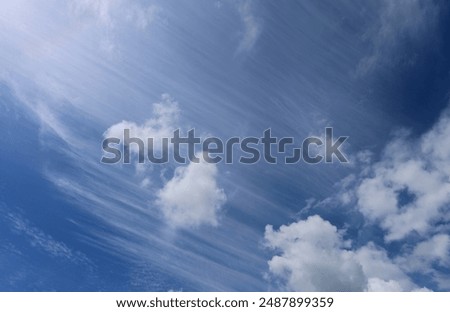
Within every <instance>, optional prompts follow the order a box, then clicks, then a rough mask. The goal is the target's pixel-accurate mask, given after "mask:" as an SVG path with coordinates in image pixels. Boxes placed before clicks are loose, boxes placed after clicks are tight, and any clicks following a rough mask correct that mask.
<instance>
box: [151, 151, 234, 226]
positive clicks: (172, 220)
mask: <svg viewBox="0 0 450 312" xmlns="http://www.w3.org/2000/svg"><path fill="white" fill-rule="evenodd" d="M200 159H201V157H200ZM217 173H218V169H217V167H216V165H215V164H209V163H207V162H205V161H204V160H200V162H199V163H190V164H189V165H188V166H183V167H178V168H177V169H176V170H175V174H174V177H173V178H172V179H171V180H169V181H168V182H167V183H166V184H165V185H164V187H163V188H162V189H161V190H159V191H158V193H157V200H156V204H157V206H158V207H159V208H160V209H161V211H162V213H163V215H164V218H165V220H166V221H167V223H168V224H169V225H170V226H172V227H175V228H176V227H181V228H189V227H198V226H200V225H212V226H216V225H218V214H219V211H220V209H221V207H222V205H223V204H224V203H225V201H226V195H225V193H224V191H223V189H221V188H219V187H218V185H217V181H216V178H217Z"/></svg>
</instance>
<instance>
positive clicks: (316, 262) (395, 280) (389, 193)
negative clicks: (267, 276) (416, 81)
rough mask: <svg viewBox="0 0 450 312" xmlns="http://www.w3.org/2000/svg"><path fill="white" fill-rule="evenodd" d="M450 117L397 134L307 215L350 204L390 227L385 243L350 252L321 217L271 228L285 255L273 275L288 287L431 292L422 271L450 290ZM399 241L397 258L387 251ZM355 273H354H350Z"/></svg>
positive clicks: (271, 241) (273, 243) (269, 235)
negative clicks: (417, 131)
mask: <svg viewBox="0 0 450 312" xmlns="http://www.w3.org/2000/svg"><path fill="white" fill-rule="evenodd" d="M449 114H450V112H449V111H446V112H444V114H443V115H442V116H441V118H440V119H439V121H438V122H437V123H436V124H435V125H434V126H433V127H432V128H431V129H430V130H429V131H427V132H426V133H425V134H423V135H422V136H420V137H416V138H413V137H411V135H410V134H409V133H407V132H405V131H401V132H398V133H397V135H396V136H395V138H393V139H392V140H391V141H390V142H389V143H388V144H387V146H386V148H385V150H384V152H383V153H382V155H381V157H380V159H379V160H378V161H377V162H372V160H371V159H370V158H367V157H365V161H362V162H360V163H359V165H358V166H357V167H356V168H358V169H360V172H359V174H352V175H350V176H348V177H347V178H345V179H344V180H343V181H342V183H341V186H342V189H341V190H340V191H339V192H338V193H337V194H335V195H334V196H331V197H329V198H326V199H325V200H322V201H319V202H317V203H314V204H312V205H311V206H310V207H308V208H309V209H308V211H307V212H306V213H307V214H313V213H314V211H315V209H319V210H320V209H324V208H327V207H330V206H331V205H333V206H335V205H336V204H339V205H343V206H347V207H350V209H352V211H353V212H360V213H361V214H362V216H363V217H364V224H365V225H374V226H376V227H379V228H381V229H382V230H383V234H382V235H384V243H382V244H380V246H377V245H375V243H373V242H369V243H368V244H367V245H365V246H363V247H360V248H358V249H350V246H349V245H348V243H346V242H345V241H344V240H343V239H342V235H341V233H340V232H339V231H338V230H337V229H336V227H334V226H333V225H331V224H330V223H328V222H326V221H323V220H322V219H320V217H317V216H315V217H310V218H308V219H307V220H305V221H299V222H296V223H293V224H291V225H288V226H282V227H281V228H280V230H279V231H273V229H272V228H271V227H270V226H269V227H267V228H266V240H267V241H268V245H269V246H270V247H272V248H275V249H276V250H278V251H279V252H280V253H281V254H280V255H277V256H275V257H273V258H272V259H271V260H270V261H269V268H270V271H271V273H272V275H273V276H275V277H276V278H279V279H280V280H282V281H283V283H282V285H284V286H285V287H286V288H287V289H288V290H305V289H306V290H328V289H329V288H330V287H334V289H335V290H344V289H352V287H353V289H360V290H362V289H364V290H369V291H380V290H392V291H394V290H402V291H412V290H427V289H426V288H421V287H418V286H417V285H416V284H415V283H414V282H413V281H412V279H411V276H418V275H419V276H420V275H422V276H428V278H429V280H430V281H432V282H434V283H436V285H437V286H438V288H439V289H448V288H449V287H450V284H449V283H447V282H446V281H445V278H444V275H443V273H442V271H441V270H440V268H444V267H448V265H449V264H450V236H449V235H448V221H449V220H450V214H449V207H450V165H449V164H450V115H449ZM350 226H351V225H350ZM360 230H363V229H361V228H360ZM394 242H395V244H396V246H397V247H396V248H398V246H400V247H401V248H400V250H399V251H398V252H397V253H396V254H395V255H392V254H389V253H388V252H387V248H388V247H389V246H390V244H392V243H394ZM381 245H382V246H381ZM323 259H327V260H326V261H325V260H323ZM342 261H346V262H347V265H348V266H349V267H350V268H351V269H350V268H349V267H343V266H342V264H341V262H342ZM358 266H361V268H362V272H363V275H362V277H361V275H358V274H356V272H358V271H357V269H356V268H357V267H358ZM330 268H332V269H330ZM348 270H350V273H349V272H348ZM329 271H332V272H331V273H329ZM333 272H337V274H334V273H333ZM351 273H353V274H354V275H353V276H354V277H355V278H353V279H349V278H348V277H349V276H352V275H351ZM324 274H325V275H326V276H327V277H328V278H329V279H330V281H327V282H328V284H327V283H325V280H324ZM356 277H357V278H356ZM364 280H365V281H366V282H365V284H362V281H364Z"/></svg>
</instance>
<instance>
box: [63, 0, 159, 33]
mask: <svg viewBox="0 0 450 312" xmlns="http://www.w3.org/2000/svg"><path fill="white" fill-rule="evenodd" d="M71 9H72V12H73V13H75V14H76V15H78V16H80V17H86V16H91V17H93V18H94V19H95V20H96V21H97V22H98V23H99V24H100V25H103V26H105V27H108V28H113V27H116V26H117V24H118V23H120V22H123V21H126V22H129V23H132V24H134V25H135V26H136V27H137V28H141V29H144V28H146V27H147V26H148V25H149V24H150V23H151V22H152V21H153V20H154V18H155V17H156V13H157V12H158V11H159V10H160V8H159V7H157V6H155V5H148V6H142V5H140V4H138V3H137V2H133V3H130V2H128V1H123V0H76V1H72V2H71Z"/></svg>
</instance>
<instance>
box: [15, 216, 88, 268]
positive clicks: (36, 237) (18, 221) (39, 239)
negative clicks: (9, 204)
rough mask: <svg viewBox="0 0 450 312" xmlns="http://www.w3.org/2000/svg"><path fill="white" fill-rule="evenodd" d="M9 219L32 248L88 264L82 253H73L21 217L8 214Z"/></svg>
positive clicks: (53, 255)
mask: <svg viewBox="0 0 450 312" xmlns="http://www.w3.org/2000/svg"><path fill="white" fill-rule="evenodd" d="M7 219H8V221H9V223H10V225H11V227H12V228H13V229H14V230H15V231H16V232H17V233H20V234H22V235H24V236H26V237H27V238H28V239H29V242H30V244H31V246H33V247H35V248H37V249H39V250H41V251H44V252H46V253H48V254H49V255H50V256H52V257H56V258H63V259H66V260H68V261H71V262H74V263H87V262H88V261H89V260H88V259H87V258H86V256H85V255H84V254H82V253H80V252H75V251H72V250H71V249H70V248H69V247H68V246H66V245H65V244H64V243H62V242H59V241H57V240H55V239H54V238H53V237H52V236H50V235H48V234H46V233H44V232H42V231H41V230H40V229H38V228H36V227H34V226H32V225H30V223H29V222H28V220H26V219H24V218H22V217H21V216H20V215H17V214H13V213H8V214H7Z"/></svg>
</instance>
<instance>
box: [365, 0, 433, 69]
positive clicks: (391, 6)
mask: <svg viewBox="0 0 450 312" xmlns="http://www.w3.org/2000/svg"><path fill="white" fill-rule="evenodd" d="M379 4H380V3H379ZM380 7H381V9H380V13H379V15H378V16H379V20H378V22H376V23H374V27H372V28H370V30H369V31H367V32H366V34H365V37H366V39H367V40H368V41H369V42H370V43H371V45H372V53H371V54H369V55H368V56H367V57H365V58H363V59H362V60H361V62H360V64H359V72H360V73H362V74H365V73H368V72H370V71H371V70H372V69H374V68H375V67H377V66H380V65H388V66H392V65H399V64H400V65H406V66H411V65H414V63H415V62H416V61H417V55H414V54H409V53H408V52H409V51H402V50H401V49H400V45H401V44H403V43H404V42H405V41H406V42H409V43H410V44H412V45H418V44H421V43H423V42H424V40H423V39H424V38H427V37H428V38H429V37H431V36H432V35H431V36H430V34H432V33H433V30H434V27H435V26H436V20H437V18H436V17H437V15H438V13H439V8H438V5H436V4H435V3H433V2H427V1H420V0H406V1H381V6H380ZM408 46H410V45H408ZM392 51H396V52H395V54H394V53H393V52H392Z"/></svg>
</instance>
